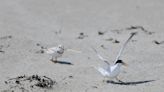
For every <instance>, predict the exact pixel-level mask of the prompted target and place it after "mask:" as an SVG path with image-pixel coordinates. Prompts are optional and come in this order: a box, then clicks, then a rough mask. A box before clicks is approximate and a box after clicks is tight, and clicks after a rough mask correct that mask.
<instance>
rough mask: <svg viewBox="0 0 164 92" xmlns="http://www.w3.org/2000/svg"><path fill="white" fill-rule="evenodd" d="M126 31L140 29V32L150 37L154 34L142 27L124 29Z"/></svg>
mask: <svg viewBox="0 0 164 92" xmlns="http://www.w3.org/2000/svg"><path fill="white" fill-rule="evenodd" d="M125 29H126V30H134V29H140V30H141V31H143V32H145V33H146V34H148V35H152V34H153V33H154V32H149V31H148V30H146V29H145V28H144V27H143V26H130V27H127V28H125Z"/></svg>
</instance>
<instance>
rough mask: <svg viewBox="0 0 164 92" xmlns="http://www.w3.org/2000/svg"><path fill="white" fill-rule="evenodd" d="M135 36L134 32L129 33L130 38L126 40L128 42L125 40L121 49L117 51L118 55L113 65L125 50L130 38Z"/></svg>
mask: <svg viewBox="0 0 164 92" xmlns="http://www.w3.org/2000/svg"><path fill="white" fill-rule="evenodd" d="M136 34H137V33H136V32H134V33H131V35H130V37H129V38H128V40H127V41H126V42H125V43H124V44H123V46H122V47H121V49H120V51H119V53H118V55H117V57H116V59H115V61H114V63H116V61H117V60H118V59H119V58H120V56H121V54H122V52H123V50H124V49H125V47H126V45H127V44H128V42H129V41H130V40H131V39H132V37H133V36H134V35H136Z"/></svg>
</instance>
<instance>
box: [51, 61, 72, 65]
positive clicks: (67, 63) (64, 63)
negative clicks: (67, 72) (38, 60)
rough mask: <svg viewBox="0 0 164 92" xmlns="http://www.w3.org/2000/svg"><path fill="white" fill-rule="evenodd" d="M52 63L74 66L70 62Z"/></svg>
mask: <svg viewBox="0 0 164 92" xmlns="http://www.w3.org/2000/svg"><path fill="white" fill-rule="evenodd" d="M52 62H53V63H55V64H63V65H73V64H72V63H71V62H68V61H57V62H54V61H52Z"/></svg>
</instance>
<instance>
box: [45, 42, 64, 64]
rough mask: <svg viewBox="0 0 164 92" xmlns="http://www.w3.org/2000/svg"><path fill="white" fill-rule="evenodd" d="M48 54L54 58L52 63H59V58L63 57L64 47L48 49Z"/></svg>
mask: <svg viewBox="0 0 164 92" xmlns="http://www.w3.org/2000/svg"><path fill="white" fill-rule="evenodd" d="M46 53H47V54H49V55H51V56H52V58H51V61H53V62H54V63H57V58H59V57H61V56H62V55H63V53H64V46H63V45H58V46H57V47H52V48H48V49H46Z"/></svg>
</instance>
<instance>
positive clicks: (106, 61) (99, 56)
mask: <svg viewBox="0 0 164 92" xmlns="http://www.w3.org/2000/svg"><path fill="white" fill-rule="evenodd" d="M92 49H93V50H94V51H95V52H96V54H97V56H98V58H99V59H100V60H102V61H104V62H105V63H106V64H107V65H110V64H109V62H108V60H107V59H105V58H103V57H102V56H101V55H100V54H99V53H98V52H97V50H96V49H95V48H92Z"/></svg>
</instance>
